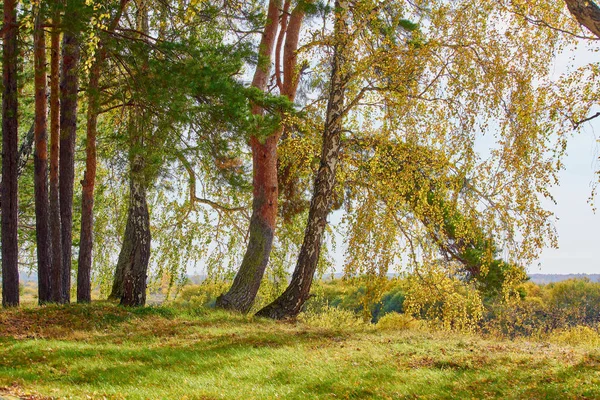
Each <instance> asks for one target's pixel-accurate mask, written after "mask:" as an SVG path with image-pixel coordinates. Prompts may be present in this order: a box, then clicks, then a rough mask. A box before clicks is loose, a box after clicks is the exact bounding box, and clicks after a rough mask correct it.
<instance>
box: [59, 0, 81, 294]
mask: <svg viewBox="0 0 600 400" xmlns="http://www.w3.org/2000/svg"><path fill="white" fill-rule="evenodd" d="M81 6H82V5H81V4H80V2H79V1H78V0H68V1H67V10H68V11H69V19H65V20H64V22H65V23H66V24H65V30H64V33H63V40H62V71H61V81H60V156H59V157H60V159H59V198H60V222H61V240H62V273H61V280H62V297H61V302H63V303H69V302H70V301H71V253H72V244H73V183H74V180H75V138H76V134H77V104H78V95H79V58H80V48H79V46H80V44H79V37H78V36H79V32H78V31H77V28H76V22H77V18H78V17H77V15H78V13H79V12H80V11H79V10H78V7H81Z"/></svg>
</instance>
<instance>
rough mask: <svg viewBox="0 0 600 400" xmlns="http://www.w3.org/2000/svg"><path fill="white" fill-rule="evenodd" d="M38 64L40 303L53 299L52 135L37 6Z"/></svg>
mask: <svg viewBox="0 0 600 400" xmlns="http://www.w3.org/2000/svg"><path fill="white" fill-rule="evenodd" d="M33 15H34V21H35V23H34V31H33V36H34V38H33V46H34V65H35V153H34V168H35V172H34V183H35V188H34V189H35V214H36V238H37V261H38V293H39V295H38V299H39V302H40V304H43V303H47V302H49V301H50V300H51V289H50V283H51V271H50V260H51V253H50V231H49V230H50V225H49V203H48V200H49V197H48V134H47V116H46V115H47V100H46V86H47V84H46V79H47V77H46V39H45V35H46V34H45V32H44V28H43V15H42V7H41V6H38V7H34V10H33Z"/></svg>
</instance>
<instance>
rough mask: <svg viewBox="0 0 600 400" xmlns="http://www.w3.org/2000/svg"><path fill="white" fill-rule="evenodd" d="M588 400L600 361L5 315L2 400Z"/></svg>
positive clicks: (62, 312) (166, 316)
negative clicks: (409, 399) (12, 399)
mask: <svg viewBox="0 0 600 400" xmlns="http://www.w3.org/2000/svg"><path fill="white" fill-rule="evenodd" d="M3 397H5V398H21V399H23V398H25V399H47V398H77V399H79V398H82V399H89V398H92V399H95V398H98V399H102V398H108V399H121V398H128V399H129V398H131V399H162V398H164V399H272V398H281V399H313V398H314V399H317V398H323V399H338V398H356V399H365V398H379V399H402V398H419V399H438V398H448V399H465V398H502V399H510V398H518V399H559V398H574V399H575V398H576V399H585V398H589V399H593V398H596V399H597V398H600V349H594V348H591V347H588V348H586V347H585V346H584V347H569V346H557V345H553V344H549V343H543V342H536V341H532V342H527V341H506V340H494V339H485V338H482V337H478V336H469V335H459V334H454V333H452V334H451V333H443V332H433V333H432V332H423V331H380V330H376V329H374V328H370V327H367V326H365V327H364V328H360V327H359V328H357V327H354V328H343V327H338V328H335V329H325V328H316V327H312V326H308V325H305V324H302V323H299V322H294V323H291V322H273V321H268V320H263V319H253V318H250V317H245V316H241V315H236V314H230V313H226V312H220V311H212V310H204V309H201V310H196V311H192V310H184V309H176V308H168V307H147V308H140V309H134V310H131V309H124V308H121V307H117V306H114V305H112V304H108V303H97V304H93V305H89V306H79V305H71V306H46V307H41V308H40V307H31V308H21V309H19V310H3V311H0V399H1V398H3Z"/></svg>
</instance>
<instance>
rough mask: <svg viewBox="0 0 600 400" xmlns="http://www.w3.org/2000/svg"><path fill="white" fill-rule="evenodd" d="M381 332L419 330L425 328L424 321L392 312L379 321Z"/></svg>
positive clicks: (378, 325) (378, 326)
mask: <svg viewBox="0 0 600 400" xmlns="http://www.w3.org/2000/svg"><path fill="white" fill-rule="evenodd" d="M376 327H377V329H380V330H397V331H404V330H419V329H422V328H423V327H424V324H423V321H418V320H416V319H415V318H413V317H412V316H410V315H408V314H400V313H397V312H391V313H387V314H385V315H384V316H383V317H381V318H380V319H379V321H378V322H377V325H376Z"/></svg>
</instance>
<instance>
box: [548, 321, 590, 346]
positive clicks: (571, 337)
mask: <svg viewBox="0 0 600 400" xmlns="http://www.w3.org/2000/svg"><path fill="white" fill-rule="evenodd" d="M548 341H549V342H553V343H557V344H568V345H571V346H581V345H583V346H593V347H597V346H600V334H598V331H597V330H595V329H592V328H590V327H589V326H582V325H578V326H574V327H571V328H565V329H558V330H555V331H553V332H552V333H550V335H548Z"/></svg>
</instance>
